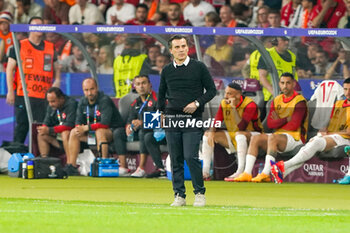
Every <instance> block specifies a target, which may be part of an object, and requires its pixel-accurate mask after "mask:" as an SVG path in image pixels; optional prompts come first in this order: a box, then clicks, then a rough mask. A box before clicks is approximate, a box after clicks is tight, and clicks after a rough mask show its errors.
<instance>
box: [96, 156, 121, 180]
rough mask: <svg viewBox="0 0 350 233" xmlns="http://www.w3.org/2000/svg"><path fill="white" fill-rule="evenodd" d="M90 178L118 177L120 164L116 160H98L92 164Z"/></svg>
mask: <svg viewBox="0 0 350 233" xmlns="http://www.w3.org/2000/svg"><path fill="white" fill-rule="evenodd" d="M90 176H92V177H118V176H119V163H118V161H117V160H116V159H101V158H97V159H95V161H94V162H93V163H92V164H91V169H90Z"/></svg>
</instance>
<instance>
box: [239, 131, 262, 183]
mask: <svg viewBox="0 0 350 233" xmlns="http://www.w3.org/2000/svg"><path fill="white" fill-rule="evenodd" d="M267 140H268V135H267V134H258V135H253V136H252V137H251V139H250V142H249V147H248V153H247V156H246V161H245V169H244V172H243V173H242V174H241V175H240V176H239V177H237V178H235V179H234V181H237V182H249V181H251V179H252V171H253V167H254V164H255V161H256V157H257V156H258V153H259V149H260V148H261V149H263V150H264V151H266V150H267Z"/></svg>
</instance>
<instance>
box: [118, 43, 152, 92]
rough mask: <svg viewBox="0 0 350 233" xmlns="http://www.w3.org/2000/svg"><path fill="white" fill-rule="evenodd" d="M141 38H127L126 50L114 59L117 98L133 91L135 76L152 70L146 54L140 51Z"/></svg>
mask: <svg viewBox="0 0 350 233" xmlns="http://www.w3.org/2000/svg"><path fill="white" fill-rule="evenodd" d="M141 42H142V41H141V38H135V37H130V36H129V37H128V38H126V41H125V45H124V50H123V52H122V54H121V55H119V56H117V57H116V58H115V59H114V63H113V70H114V77H113V80H114V86H115V94H116V97H117V98H121V97H123V96H124V95H126V94H128V93H129V92H130V91H131V84H132V81H133V79H134V77H135V76H137V75H147V74H149V72H150V71H151V66H150V65H149V64H148V62H147V60H146V58H147V55H146V54H142V53H140V49H141V47H142V46H141V45H142V44H141Z"/></svg>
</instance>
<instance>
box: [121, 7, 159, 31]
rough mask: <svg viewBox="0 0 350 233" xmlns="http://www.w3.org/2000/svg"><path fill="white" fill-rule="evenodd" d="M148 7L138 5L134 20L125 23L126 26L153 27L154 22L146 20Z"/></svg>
mask: <svg viewBox="0 0 350 233" xmlns="http://www.w3.org/2000/svg"><path fill="white" fill-rule="evenodd" d="M147 15H148V6H147V5H146V4H138V5H137V6H136V12H135V18H134V19H131V20H129V21H127V22H126V23H125V24H126V25H149V26H150V25H155V22H153V21H151V20H147Z"/></svg>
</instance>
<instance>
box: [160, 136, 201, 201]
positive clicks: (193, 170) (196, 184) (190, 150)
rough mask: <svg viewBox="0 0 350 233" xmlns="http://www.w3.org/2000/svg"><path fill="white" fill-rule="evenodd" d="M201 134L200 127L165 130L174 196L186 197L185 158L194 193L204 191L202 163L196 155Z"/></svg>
mask: <svg viewBox="0 0 350 233" xmlns="http://www.w3.org/2000/svg"><path fill="white" fill-rule="evenodd" d="M202 135H203V132H202V130H201V129H176V130H166V140H167V143H168V149H169V153H170V159H171V170H172V182H173V190H174V193H175V196H176V195H180V196H181V197H183V198H185V197H186V194H185V193H186V189H185V183H184V182H185V181H184V160H186V162H187V165H188V167H189V169H190V174H191V178H192V185H193V189H194V193H195V194H197V193H201V194H204V193H205V187H204V182H203V174H202V165H201V162H200V161H199V156H198V151H199V143H200V140H201V138H202Z"/></svg>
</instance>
